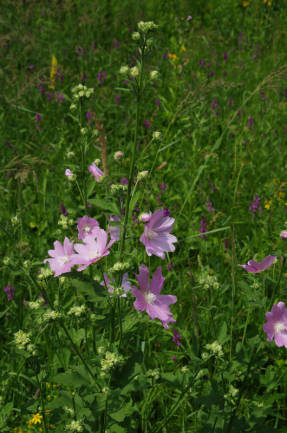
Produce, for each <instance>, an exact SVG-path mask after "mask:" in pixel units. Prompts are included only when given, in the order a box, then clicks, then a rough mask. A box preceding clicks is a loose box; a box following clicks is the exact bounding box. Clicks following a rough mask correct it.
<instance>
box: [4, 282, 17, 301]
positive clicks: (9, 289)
mask: <svg viewBox="0 0 287 433" xmlns="http://www.w3.org/2000/svg"><path fill="white" fill-rule="evenodd" d="M4 292H5V293H6V296H7V301H13V299H14V296H15V289H14V287H12V286H6V287H5V288H4Z"/></svg>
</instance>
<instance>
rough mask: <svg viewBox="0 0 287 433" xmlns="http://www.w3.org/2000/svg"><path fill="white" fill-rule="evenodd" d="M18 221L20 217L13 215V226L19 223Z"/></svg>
mask: <svg viewBox="0 0 287 433" xmlns="http://www.w3.org/2000/svg"><path fill="white" fill-rule="evenodd" d="M18 222H19V218H18V216H17V215H15V216H13V217H12V218H11V224H12V226H15V225H17V224H18Z"/></svg>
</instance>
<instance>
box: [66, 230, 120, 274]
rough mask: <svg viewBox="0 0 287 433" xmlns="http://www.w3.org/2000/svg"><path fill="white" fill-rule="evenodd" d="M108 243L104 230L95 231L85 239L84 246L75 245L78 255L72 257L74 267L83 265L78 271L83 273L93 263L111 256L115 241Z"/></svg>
mask: <svg viewBox="0 0 287 433" xmlns="http://www.w3.org/2000/svg"><path fill="white" fill-rule="evenodd" d="M107 241H108V233H107V232H106V231H105V230H103V229H100V228H99V229H98V230H95V231H94V232H93V233H92V234H90V235H87V236H85V237H84V239H83V242H84V243H83V244H75V245H74V249H75V250H76V252H77V253H78V254H74V255H73V256H72V262H73V265H82V266H80V267H79V268H78V269H77V270H78V271H83V270H84V269H86V268H87V267H88V266H89V265H91V264H92V263H96V262H98V261H99V260H100V259H101V258H102V257H104V256H107V255H108V254H110V251H109V248H110V247H111V246H112V244H113V243H114V240H110V242H109V243H108V244H107Z"/></svg>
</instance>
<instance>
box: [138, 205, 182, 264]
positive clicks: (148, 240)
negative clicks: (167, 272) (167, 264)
mask: <svg viewBox="0 0 287 433" xmlns="http://www.w3.org/2000/svg"><path fill="white" fill-rule="evenodd" d="M173 223H174V218H171V217H169V216H166V212H165V210H164V209H158V210H156V211H155V212H154V213H153V214H152V215H151V217H150V220H149V222H148V223H147V224H146V225H145V228H144V233H143V234H142V235H141V237H140V241H141V242H142V243H143V244H144V246H145V249H146V253H147V255H148V256H151V255H152V254H154V255H155V256H158V257H160V258H161V259H164V257H165V256H164V253H165V251H168V252H172V251H174V250H175V247H174V245H173V243H174V242H177V238H176V237H175V236H173V235H171V234H170V232H171V230H172V229H173Z"/></svg>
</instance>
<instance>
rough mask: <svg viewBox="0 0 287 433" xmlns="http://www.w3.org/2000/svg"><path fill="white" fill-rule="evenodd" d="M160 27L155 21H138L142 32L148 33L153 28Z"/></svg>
mask: <svg viewBox="0 0 287 433" xmlns="http://www.w3.org/2000/svg"><path fill="white" fill-rule="evenodd" d="M157 28H158V25H157V24H155V23H154V22H153V21H140V22H139V23H138V29H139V31H140V32H142V33H148V32H149V31H151V30H155V29H157Z"/></svg>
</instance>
